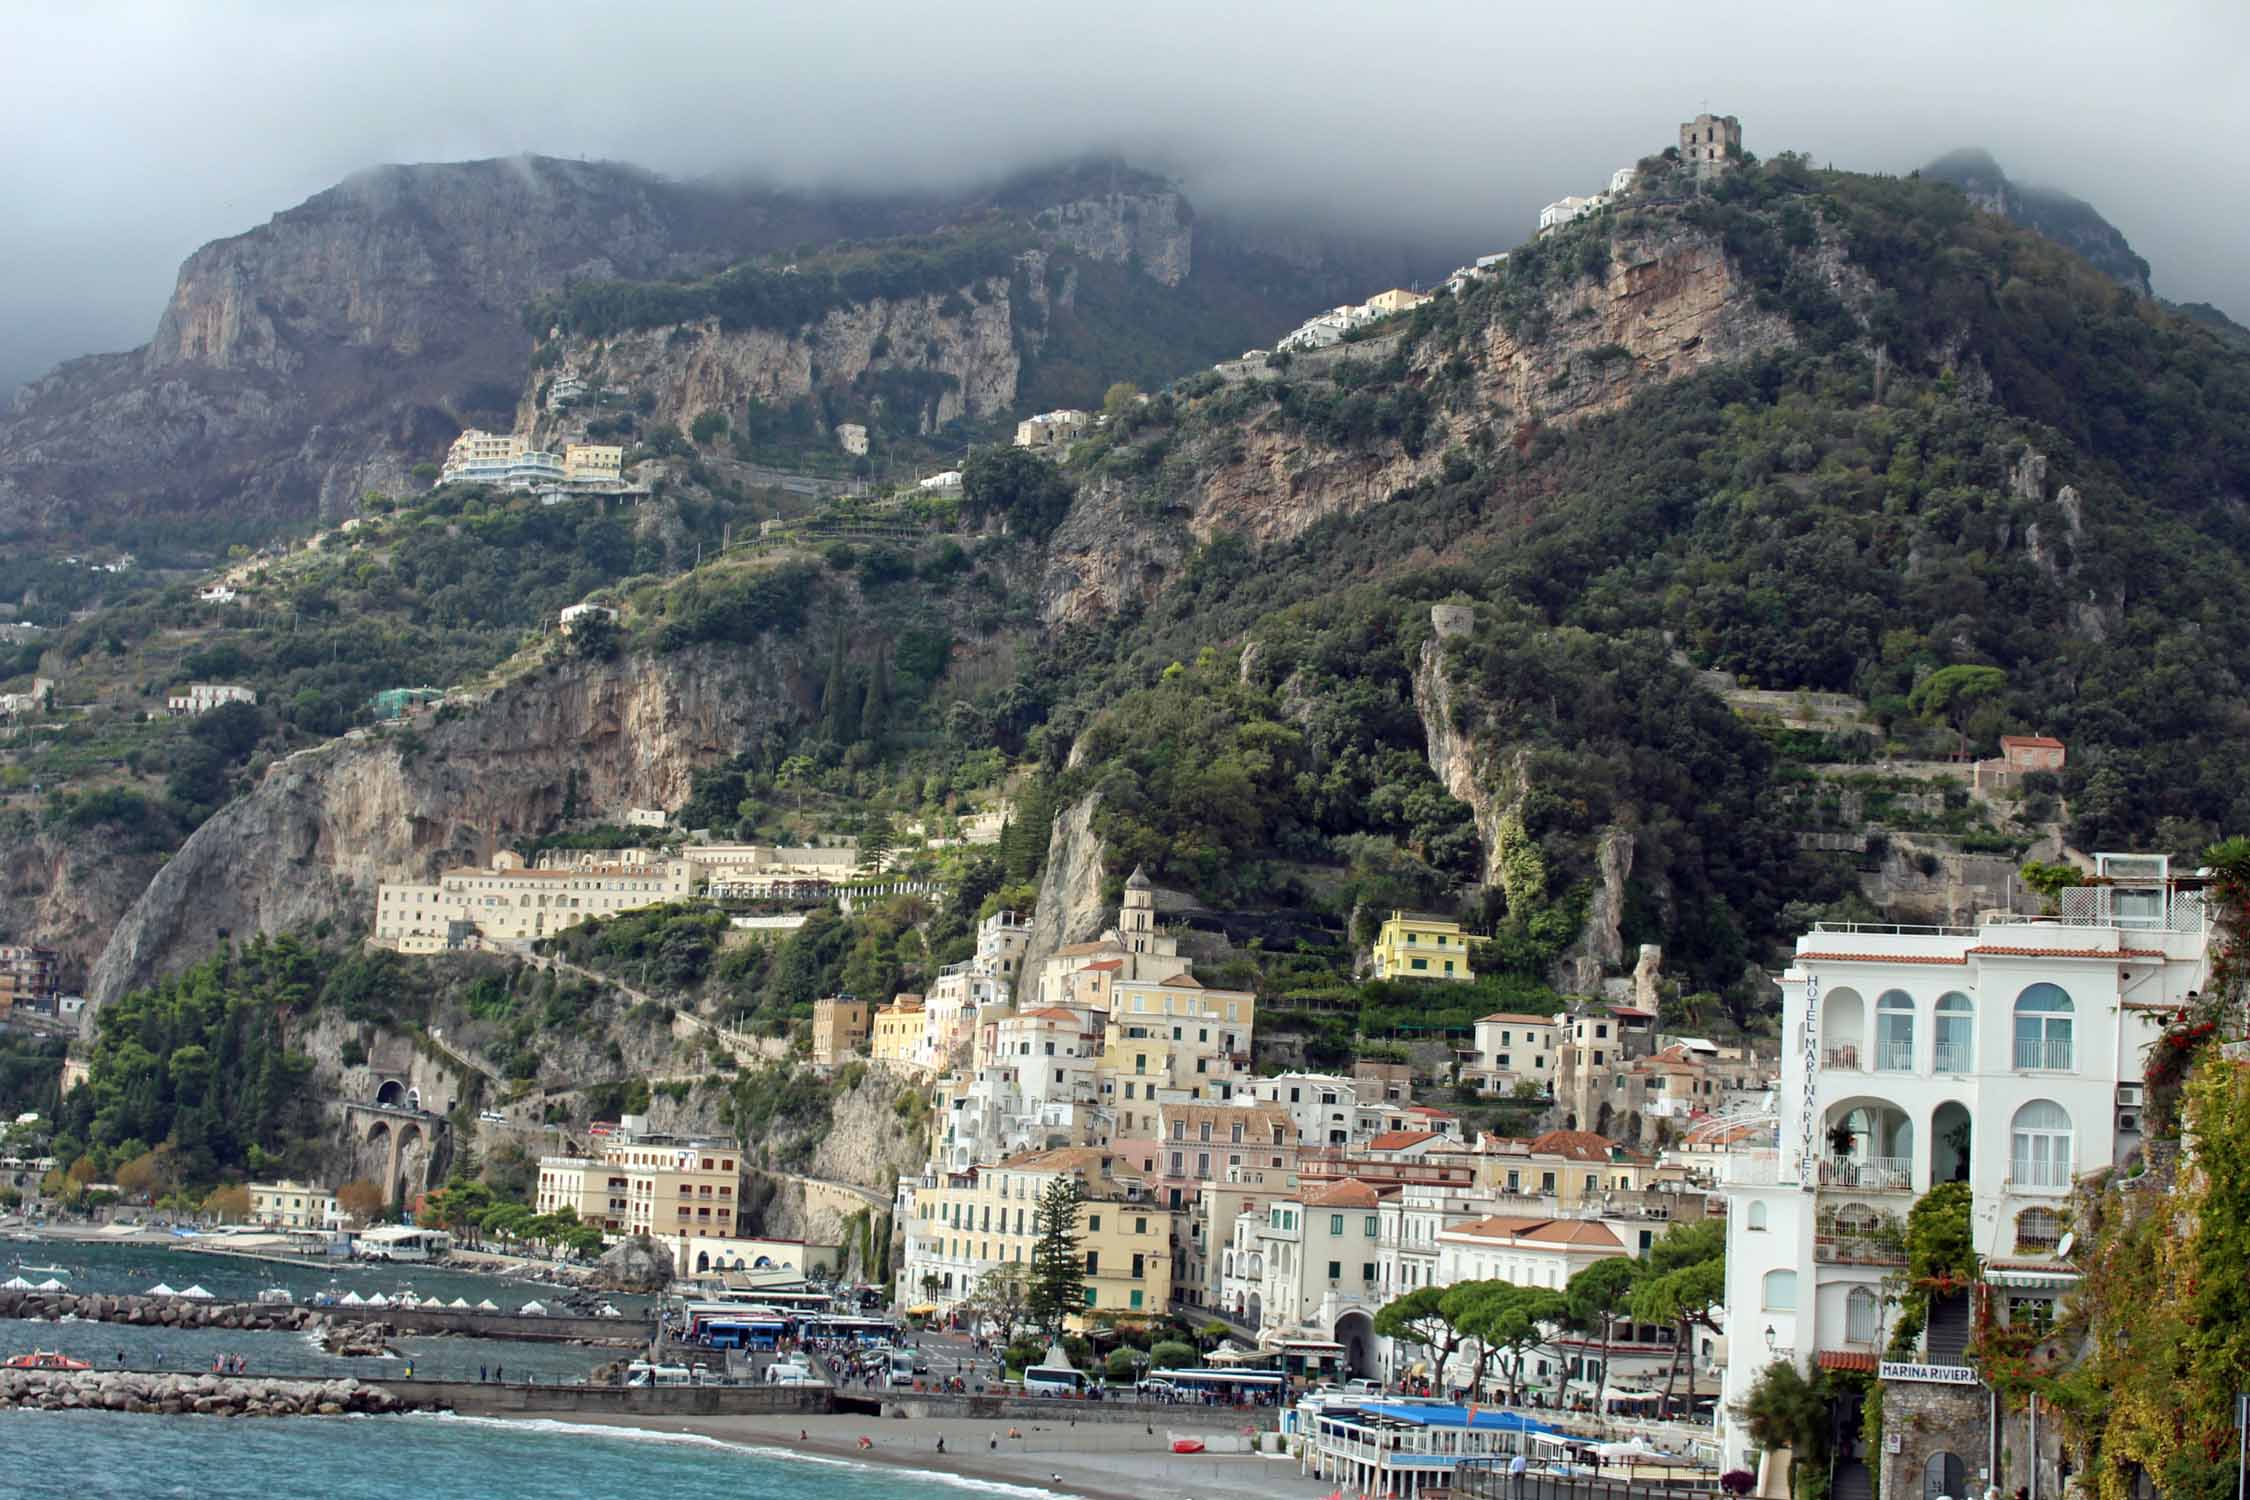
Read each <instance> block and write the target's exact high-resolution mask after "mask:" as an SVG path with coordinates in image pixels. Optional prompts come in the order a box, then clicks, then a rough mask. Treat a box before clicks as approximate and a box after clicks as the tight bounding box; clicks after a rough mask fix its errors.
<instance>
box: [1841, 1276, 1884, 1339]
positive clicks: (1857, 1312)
mask: <svg viewBox="0 0 2250 1500" xmlns="http://www.w3.org/2000/svg"><path fill="white" fill-rule="evenodd" d="M1882 1331H1883V1304H1882V1303H1881V1301H1879V1300H1878V1299H1877V1298H1876V1296H1875V1294H1874V1293H1873V1292H1871V1291H1869V1290H1868V1289H1867V1288H1866V1287H1863V1286H1855V1287H1853V1288H1852V1289H1851V1294H1850V1295H1849V1296H1847V1297H1845V1298H1844V1342H1846V1343H1848V1344H1872V1343H1874V1342H1875V1340H1876V1338H1877V1336H1878V1335H1880V1334H1881V1333H1882Z"/></svg>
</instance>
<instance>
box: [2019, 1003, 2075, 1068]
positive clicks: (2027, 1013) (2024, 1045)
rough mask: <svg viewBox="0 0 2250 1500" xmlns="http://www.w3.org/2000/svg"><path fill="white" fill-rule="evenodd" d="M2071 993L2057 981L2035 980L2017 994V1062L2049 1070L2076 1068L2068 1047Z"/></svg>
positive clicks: (2027, 1066)
mask: <svg viewBox="0 0 2250 1500" xmlns="http://www.w3.org/2000/svg"><path fill="white" fill-rule="evenodd" d="M2070 1012H2071V1005H2070V996H2068V995H2066V994H2064V993H2063V989H2062V986H2061V985H2058V984H2035V985H2032V986H2031V987H2030V988H2029V989H2027V990H2025V991H2024V992H2023V993H2022V994H2020V995H2018V996H2016V1066H2017V1067H2018V1068H2019V1069H2022V1068H2037V1069H2040V1070H2041V1071H2044V1072H2050V1073H2069V1072H2072V1071H2074V1070H2075V1064H2074V1063H2073V1061H2072V1058H2071V1047H2070V1040H2071V1038H2070Z"/></svg>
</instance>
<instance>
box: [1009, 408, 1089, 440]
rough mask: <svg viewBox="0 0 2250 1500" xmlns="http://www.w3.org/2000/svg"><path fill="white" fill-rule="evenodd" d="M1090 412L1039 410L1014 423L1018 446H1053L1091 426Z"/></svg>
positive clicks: (1075, 436)
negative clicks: (1033, 415) (1033, 414)
mask: <svg viewBox="0 0 2250 1500" xmlns="http://www.w3.org/2000/svg"><path fill="white" fill-rule="evenodd" d="M1093 425H1094V416H1093V413H1092V412H1084V411H1073V410H1068V409H1065V410H1062V411H1048V412H1041V413H1040V414H1039V415H1038V416H1036V417H1028V418H1026V419H1025V420H1023V421H1021V422H1018V423H1017V424H1016V446H1017V447H1018V448H1055V447H1060V446H1062V445H1063V444H1065V443H1068V442H1070V441H1071V440H1072V439H1074V438H1077V437H1079V436H1081V435H1082V434H1084V433H1085V432H1086V431H1088V430H1089V429H1090V428H1092V427H1093Z"/></svg>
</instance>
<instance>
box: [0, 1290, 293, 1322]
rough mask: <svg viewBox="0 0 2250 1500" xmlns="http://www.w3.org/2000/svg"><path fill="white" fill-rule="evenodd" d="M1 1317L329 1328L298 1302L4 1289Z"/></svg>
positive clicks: (2, 1292) (1, 1296) (51, 1320)
mask: <svg viewBox="0 0 2250 1500" xmlns="http://www.w3.org/2000/svg"><path fill="white" fill-rule="evenodd" d="M0 1318H43V1319H45V1320H47V1321H49V1322H59V1321H60V1320H62V1319H64V1318H80V1319H83V1320H84V1321H86V1322H89V1323H132V1324H136V1325H138V1326H140V1327H144V1328H232V1329H237V1330H242V1331H249V1332H261V1331H269V1330H273V1329H280V1330H283V1331H291V1330H296V1329H305V1328H322V1327H325V1326H327V1322H328V1319H327V1317H326V1316H325V1315H324V1314H323V1313H322V1312H321V1311H320V1310H319V1309H318V1308H312V1307H301V1306H298V1305H296V1304H293V1303H287V1304H284V1303H276V1304H270V1305H269V1304H267V1303H262V1302H198V1301H196V1300H194V1299H192V1298H185V1297H137V1296H117V1297H112V1296H106V1295H103V1294H101V1293H97V1292H20V1291H19V1292H5V1291H0Z"/></svg>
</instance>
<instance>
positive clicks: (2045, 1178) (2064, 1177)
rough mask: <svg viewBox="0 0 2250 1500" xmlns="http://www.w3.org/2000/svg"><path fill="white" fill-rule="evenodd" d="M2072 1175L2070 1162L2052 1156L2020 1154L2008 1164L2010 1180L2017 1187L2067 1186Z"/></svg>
mask: <svg viewBox="0 0 2250 1500" xmlns="http://www.w3.org/2000/svg"><path fill="white" fill-rule="evenodd" d="M2071 1177H2072V1174H2071V1170H2070V1163H2069V1162H2067V1161H2058V1160H2055V1159H2053V1158H2051V1157H2050V1158H2040V1157H2030V1156H2019V1157H2016V1158H2015V1159H2014V1160H2012V1161H2011V1162H2009V1164H2008V1181H2010V1182H2011V1183H2013V1184H2015V1185H2016V1186H2017V1187H2028V1188H2066V1187H2069V1186H2070V1184H2071Z"/></svg>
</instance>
